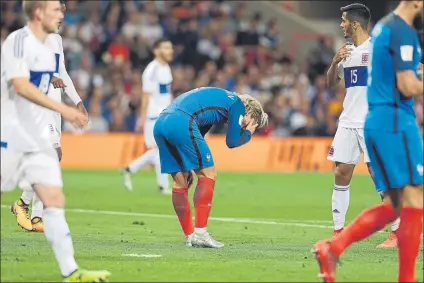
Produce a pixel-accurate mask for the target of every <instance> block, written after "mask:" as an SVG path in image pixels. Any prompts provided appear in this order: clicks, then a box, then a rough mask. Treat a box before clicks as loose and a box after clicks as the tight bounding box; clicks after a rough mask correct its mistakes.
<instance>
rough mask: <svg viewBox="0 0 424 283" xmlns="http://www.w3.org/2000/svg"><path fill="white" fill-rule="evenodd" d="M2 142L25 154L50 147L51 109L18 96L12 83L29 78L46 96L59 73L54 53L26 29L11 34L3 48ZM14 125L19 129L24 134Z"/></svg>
mask: <svg viewBox="0 0 424 283" xmlns="http://www.w3.org/2000/svg"><path fill="white" fill-rule="evenodd" d="M1 72H2V74H1V87H2V92H1V102H2V104H1V112H2V114H1V115H2V120H1V127H2V134H3V136H2V140H3V139H7V143H8V146H10V147H11V148H14V149H15V150H19V151H23V152H34V151H39V150H43V149H46V148H48V147H51V142H50V131H49V129H48V121H49V118H50V116H51V112H50V110H49V109H47V108H44V107H41V106H38V105H36V104H34V103H32V102H30V101H29V100H27V99H26V98H24V97H22V96H20V95H18V94H17V92H16V89H15V88H14V87H13V85H12V83H11V81H12V80H13V79H15V78H28V79H29V81H30V82H31V83H32V84H34V85H35V86H36V87H38V88H39V89H40V90H41V91H42V92H43V93H45V94H46V95H47V92H48V90H49V86H50V82H51V80H52V77H53V74H54V73H56V72H57V59H56V56H55V54H54V52H53V51H52V50H51V49H50V48H49V47H48V46H47V45H46V43H45V42H41V41H40V40H39V39H38V38H36V37H35V35H34V34H33V33H32V31H31V30H30V29H29V28H28V27H27V26H25V27H24V28H21V29H19V30H17V31H15V32H13V33H11V34H10V35H9V36H8V37H7V38H6V40H5V41H4V43H3V45H2V47H1ZM12 125H18V126H19V128H20V129H21V130H19V131H18V130H17V128H15V127H13V126H12Z"/></svg>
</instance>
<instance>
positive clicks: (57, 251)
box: [43, 207, 78, 277]
mask: <svg viewBox="0 0 424 283" xmlns="http://www.w3.org/2000/svg"><path fill="white" fill-rule="evenodd" d="M43 221H44V234H45V235H46V238H47V240H48V241H49V242H50V244H51V245H52V248H53V252H54V255H55V256H56V260H57V262H58V263H59V268H60V271H61V273H62V275H63V276H64V277H67V276H69V275H71V274H72V273H73V272H74V271H75V270H77V269H78V265H77V263H76V262H75V258H74V247H73V245H72V239H71V233H70V231H69V227H68V223H67V222H66V219H65V211H64V210H63V208H54V207H49V208H46V209H44V218H43Z"/></svg>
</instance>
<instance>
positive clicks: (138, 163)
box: [122, 120, 160, 191]
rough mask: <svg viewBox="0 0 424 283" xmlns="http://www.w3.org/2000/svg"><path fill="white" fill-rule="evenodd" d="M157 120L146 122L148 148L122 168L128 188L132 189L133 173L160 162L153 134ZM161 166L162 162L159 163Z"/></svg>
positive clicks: (145, 140)
mask: <svg viewBox="0 0 424 283" xmlns="http://www.w3.org/2000/svg"><path fill="white" fill-rule="evenodd" d="M154 122H155V121H151V120H149V121H146V123H145V124H144V130H143V132H144V133H143V134H144V143H145V145H146V147H147V148H148V150H147V151H146V152H145V153H143V154H142V155H140V156H139V157H138V158H137V159H135V160H134V161H132V162H131V163H130V164H129V165H128V166H127V167H125V168H123V169H122V176H123V178H124V186H125V188H126V189H127V190H129V191H132V180H131V175H132V174H135V173H137V172H138V171H139V170H140V169H141V168H143V167H144V166H146V165H153V166H155V167H157V164H158V162H160V161H158V157H157V156H158V154H159V153H158V150H157V148H156V143H155V139H154V136H153V127H154V124H155V123H154ZM159 167H160V163H159Z"/></svg>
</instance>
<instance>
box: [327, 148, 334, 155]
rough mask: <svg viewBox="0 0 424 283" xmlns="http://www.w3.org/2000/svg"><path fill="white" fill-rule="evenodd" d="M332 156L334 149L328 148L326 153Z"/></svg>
mask: <svg viewBox="0 0 424 283" xmlns="http://www.w3.org/2000/svg"><path fill="white" fill-rule="evenodd" d="M333 155H334V147H330V150H329V151H328V156H333Z"/></svg>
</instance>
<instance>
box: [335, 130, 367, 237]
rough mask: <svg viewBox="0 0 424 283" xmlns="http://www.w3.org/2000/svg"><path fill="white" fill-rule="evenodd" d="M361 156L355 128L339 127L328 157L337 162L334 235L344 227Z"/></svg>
mask: <svg viewBox="0 0 424 283" xmlns="http://www.w3.org/2000/svg"><path fill="white" fill-rule="evenodd" d="M359 158H360V149H359V146H358V141H357V137H356V135H355V133H354V129H347V128H343V127H339V128H338V129H337V132H336V135H335V137H334V140H333V144H332V146H331V148H330V151H329V153H328V157H327V159H329V160H332V161H334V162H335V164H336V167H335V169H334V186H333V194H332V207H331V211H332V214H333V223H334V233H333V236H337V235H338V234H339V233H340V232H341V231H342V230H343V228H344V225H345V221H346V213H347V210H348V208H349V202H350V181H351V179H352V175H353V171H354V170H355V165H356V164H357V163H358V161H359Z"/></svg>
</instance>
